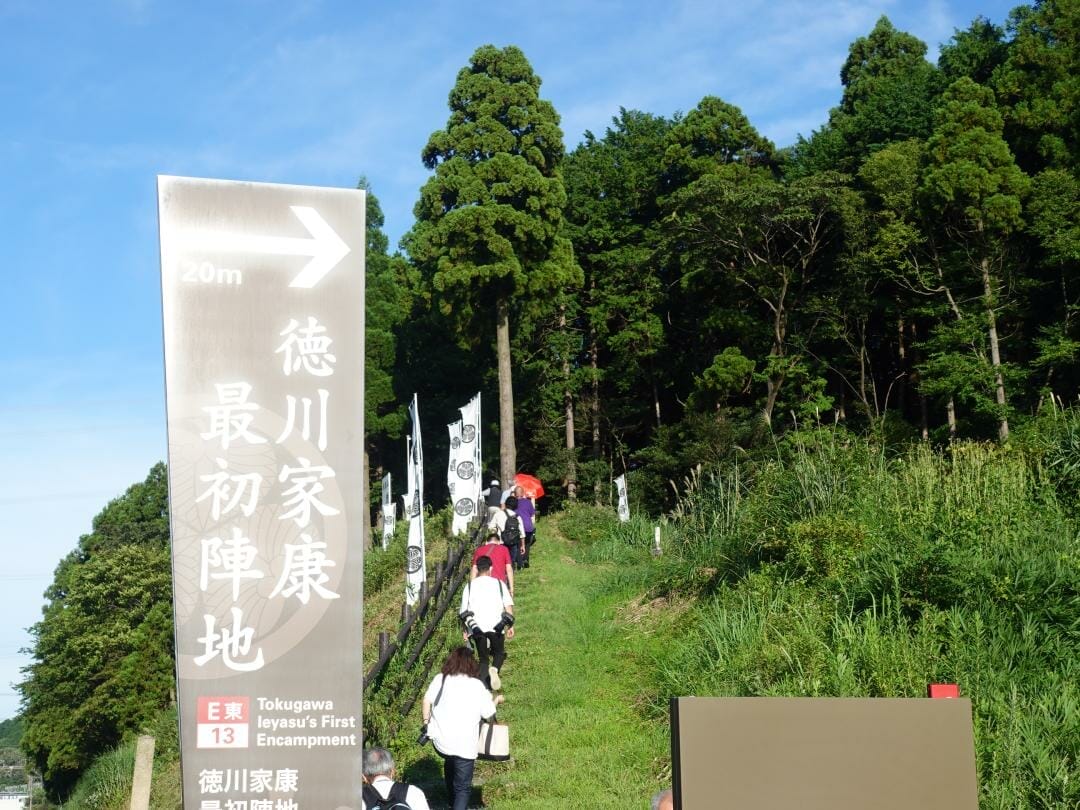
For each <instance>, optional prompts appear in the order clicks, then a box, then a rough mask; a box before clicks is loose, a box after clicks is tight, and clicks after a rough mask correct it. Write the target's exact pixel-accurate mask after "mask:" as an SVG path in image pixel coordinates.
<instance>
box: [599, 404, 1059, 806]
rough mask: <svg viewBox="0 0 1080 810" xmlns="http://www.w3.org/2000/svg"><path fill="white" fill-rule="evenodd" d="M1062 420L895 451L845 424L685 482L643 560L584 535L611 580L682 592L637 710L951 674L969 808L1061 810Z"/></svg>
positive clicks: (832, 691)
mask: <svg viewBox="0 0 1080 810" xmlns="http://www.w3.org/2000/svg"><path fill="white" fill-rule="evenodd" d="M1077 418H1078V417H1077V414H1076V413H1075V412H1066V413H1061V414H1058V415H1055V416H1048V417H1046V419H1047V420H1052V424H1044V425H1042V426H1041V428H1040V429H1039V430H1037V431H1036V430H1032V431H1029V433H1028V434H1026V435H1025V434H1021V436H1020V441H1018V443H1017V444H1016V446H1011V447H1006V448H1003V449H1002V448H994V447H991V446H988V445H983V444H973V443H956V444H954V445H953V446H952V447H951V449H950V450H949V451H947V452H934V451H932V450H931V449H929V448H927V447H925V446H913V447H911V448H909V449H906V450H905V451H903V452H902V453H899V454H897V455H893V456H890V455H888V454H886V453H884V452H882V450H881V449H880V448H877V447H875V446H873V445H872V444H870V443H867V442H865V441H864V440H861V439H858V438H857V437H855V436H853V435H851V434H849V433H846V432H844V431H824V430H821V431H814V432H801V431H800V432H798V433H792V434H789V435H788V436H787V437H786V438H785V439H784V440H783V441H782V442H781V443H779V444H778V445H777V448H776V450H777V452H776V454H775V457H774V458H773V459H771V460H766V459H762V460H760V461H752V462H743V463H741V464H740V465H739V466H738V467H730V466H729V467H726V468H720V469H717V470H713V471H711V472H705V473H702V474H701V475H698V476H695V477H694V478H693V479H692V480H690V481H688V484H687V487H686V489H685V491H684V493H683V497H682V500H681V502H680V506H679V508H678V510H677V511H676V513H675V514H674V516H673V519H672V521H671V523H670V524H668V525H667V526H665V528H664V532H665V538H666V540H665V543H664V556H663V557H661V558H660V560H658V561H653V560H651V559H650V558H649V556H648V555H647V554H643V553H642V550H641V539H640V537H639V536H638V535H637V534H633V533H626V532H623V533H622V534H620V530H614V531H611V532H609V534H608V536H607V537H604V538H601V539H598V540H594V541H593V548H604V549H605V554H606V555H607V556H608V557H609V558H613V559H618V560H619V561H620V565H619V572H618V575H612V577H610V579H609V588H611V589H618V590H620V591H622V590H624V589H626V588H627V587H635V588H642V589H645V590H646V591H647V594H648V596H649V597H656V596H658V595H660V596H663V595H665V594H681V595H682V598H685V597H687V596H691V597H694V596H695V595H696V597H695V598H694V600H693V601H692V602H691V604H690V606H689V608H688V610H684V612H683V613H682V614H681V616H680V617H679V619H678V623H679V627H680V632H679V633H678V634H677V635H676V636H674V637H672V636H670V635H662V637H663V638H664V639H665V644H664V645H661V646H660V647H658V648H653V651H652V653H651V655H652V656H653V659H652V662H651V666H650V667H648V671H650V672H652V673H653V674H652V676H651V679H650V683H649V684H648V686H647V688H646V695H645V699H646V700H647V701H648V702H649V705H650V706H652V707H653V711H655V712H656V714H657V715H658V716H660V715H662V714H663V712H664V711H665V710H666V706H667V700H668V698H669V697H671V696H673V695H686V694H695V695H785V696H820V697H825V696H881V697H918V696H921V695H922V694H923V693H924V690H925V687H926V684H927V683H930V682H940V681H945V682H957V683H959V684H960V687H961V690H962V692H963V693H964V694H965V695H967V696H969V697H971V699H972V702H973V705H974V711H975V716H974V722H975V740H976V750H977V755H978V767H979V782H980V786H981V806H987V807H1001V808H1005V807H1010V808H1042V807H1047V808H1049V807H1069V806H1072V805H1074V804H1075V803H1076V802H1077V800H1078V799H1080V784H1078V776H1080V769H1078V768H1080V765H1078V763H1080V760H1078V759H1077V751H1078V749H1077V741H1078V739H1080V737H1077V732H1078V730H1080V714H1078V711H1077V710H1078V708H1080V690H1078V689H1077V686H1076V683H1077V681H1076V663H1075V662H1076V661H1077V660H1078V658H1077V654H1078V653H1080V646H1078V639H1077V636H1076V628H1077V627H1078V626H1080V573H1078V572H1080V565H1078V562H1080V558H1078V556H1077V545H1076V544H1077V538H1080V524H1078V523H1077V519H1076V513H1075V511H1073V507H1072V506H1071V504H1070V503H1068V502H1063V501H1062V500H1059V497H1058V495H1057V493H1058V492H1061V493H1063V494H1065V495H1067V496H1068V498H1069V500H1073V499H1074V498H1075V494H1074V493H1075V489H1074V487H1075V483H1074V481H1073V479H1072V478H1071V477H1070V476H1072V475H1074V473H1075V469H1076V468H1080V465H1078V464H1076V463H1075V462H1076V459H1075V458H1074V457H1075V455H1076V448H1075V447H1074V446H1073V445H1074V444H1075V441H1074V439H1075V435H1074V434H1075V432H1076V431H1075V423H1076V420H1077ZM1055 431H1056V432H1055ZM1070 462H1071V464H1070ZM1071 487H1072V488H1073V489H1072V490H1070V488H1071ZM664 626H665V625H664V624H663V623H660V624H659V625H658V628H657V629H656V630H655V632H656V633H658V634H664V632H665V631H664V629H663V628H664ZM660 637H661V636H659V635H658V636H657V638H660ZM672 638H674V641H673V640H672ZM641 643H642V644H644V643H645V642H641Z"/></svg>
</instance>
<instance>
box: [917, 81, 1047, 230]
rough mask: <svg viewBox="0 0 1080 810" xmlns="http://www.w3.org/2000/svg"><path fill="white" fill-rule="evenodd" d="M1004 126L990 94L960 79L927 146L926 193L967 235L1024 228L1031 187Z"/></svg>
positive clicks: (947, 93) (948, 94) (944, 100)
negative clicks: (1025, 204)
mask: <svg viewBox="0 0 1080 810" xmlns="http://www.w3.org/2000/svg"><path fill="white" fill-rule="evenodd" d="M1003 127H1004V122H1003V120H1002V117H1001V114H1000V113H999V112H998V111H997V108H996V106H995V104H994V94H993V92H992V91H991V90H990V89H988V88H986V87H982V86H980V85H978V84H976V83H975V82H974V81H972V80H971V79H968V78H961V79H957V80H956V81H955V82H954V83H953V84H952V85H951V86H950V87H949V88H948V90H946V91H945V94H944V96H943V97H942V106H941V107H940V108H939V110H938V113H937V123H936V127H935V129H934V134H933V135H932V137H931V138H930V139H929V140H928V141H927V151H926V160H927V167H926V170H925V172H924V174H923V181H922V188H921V191H922V194H923V195H924V197H925V198H926V200H927V202H928V203H929V204H930V205H931V206H932V207H934V208H935V209H936V210H937V211H940V212H942V213H943V214H945V215H946V216H953V217H955V218H956V219H957V220H958V226H959V227H961V228H963V229H965V230H975V231H979V232H980V233H981V232H982V231H983V230H984V229H985V230H987V231H994V232H1005V233H1007V232H1009V231H1011V230H1014V229H1016V228H1017V227H1019V226H1020V225H1021V223H1022V220H1021V216H1020V211H1021V199H1022V198H1023V197H1025V196H1026V195H1027V191H1028V187H1029V185H1030V183H1029V181H1028V178H1027V177H1026V176H1025V175H1024V173H1023V172H1021V171H1020V169H1019V168H1018V167H1017V166H1016V163H1015V162H1014V160H1013V156H1012V153H1011V152H1010V150H1009V146H1008V144H1007V143H1006V142H1005V139H1004V138H1003V137H1002V136H1001V132H1002V129H1003Z"/></svg>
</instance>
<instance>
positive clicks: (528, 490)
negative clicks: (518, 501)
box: [514, 473, 544, 498]
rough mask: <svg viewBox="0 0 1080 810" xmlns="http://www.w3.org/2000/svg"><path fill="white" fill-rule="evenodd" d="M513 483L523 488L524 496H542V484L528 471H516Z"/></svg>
mask: <svg viewBox="0 0 1080 810" xmlns="http://www.w3.org/2000/svg"><path fill="white" fill-rule="evenodd" d="M514 484H515V485H516V486H519V487H521V488H522V489H523V490H525V497H526V498H542V497H544V485H543V484H541V483H540V479H539V478H537V477H536V476H533V475H529V474H528V473H518V474H517V475H515V476H514Z"/></svg>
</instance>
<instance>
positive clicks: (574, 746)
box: [477, 520, 669, 810]
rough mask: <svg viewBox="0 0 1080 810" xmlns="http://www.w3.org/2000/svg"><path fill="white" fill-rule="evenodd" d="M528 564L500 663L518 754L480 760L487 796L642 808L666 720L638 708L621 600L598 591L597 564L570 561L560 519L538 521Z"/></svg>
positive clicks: (498, 803)
mask: <svg viewBox="0 0 1080 810" xmlns="http://www.w3.org/2000/svg"><path fill="white" fill-rule="evenodd" d="M532 556H533V562H532V566H531V567H530V568H529V569H528V570H526V571H523V572H521V575H520V579H519V582H518V587H517V591H518V593H517V597H516V602H517V606H516V611H515V612H516V613H517V614H518V616H519V620H518V623H517V626H516V630H517V636H516V637H515V638H514V639H513V640H512V641H510V642H508V644H507V654H508V658H507V661H506V664H505V665H504V667H503V691H504V693H505V694H506V703H505V704H504V705H503V707H502V708H501V711H500V713H499V715H500V718H502V719H503V720H504V721H505V722H507V723H509V725H510V739H511V748H512V753H513V757H514V760H513V762H512V763H510V764H501V763H480V764H479V766H478V768H477V782H481V781H482V782H483V787H482V795H483V798H484V802H485V805H486V806H488V807H491V808H495V810H502V808H507V810H518V809H519V808H520V810H529V809H530V808H538V809H539V808H545V810H550V808H553V807H557V808H563V807H567V808H569V807H600V808H620V810H628V809H630V808H645V807H648V802H649V798H650V796H651V795H652V793H653V792H654V791H655V790H656V782H655V778H654V774H655V773H656V772H657V771H658V770H659V769H660V767H661V765H662V763H663V762H664V761H665V759H666V756H667V754H668V750H669V749H668V738H667V730H666V728H663V727H661V725H660V724H657V723H650V722H647V721H645V720H643V719H642V718H641V717H640V716H639V715H638V713H637V712H636V711H635V709H634V705H633V702H634V695H635V694H636V692H637V691H638V690H637V688H636V685H635V683H634V680H633V679H634V673H633V666H632V665H629V664H628V662H627V659H626V655H625V653H624V652H623V649H624V644H623V643H622V640H621V639H620V634H621V633H622V632H625V631H623V630H620V629H619V628H618V626H617V625H616V623H615V622H614V621H613V619H614V614H615V608H616V606H617V601H618V600H617V599H615V598H614V597H610V596H604V595H602V594H601V595H598V594H597V591H596V589H595V588H594V584H595V582H596V581H597V580H598V578H599V577H601V576H602V575H603V569H601V568H598V567H597V566H592V565H584V564H579V563H577V562H575V560H574V559H573V558H572V556H571V548H570V543H569V541H568V540H567V539H566V538H565V537H563V536H562V535H561V534H560V533H559V532H558V525H557V523H556V522H553V521H551V520H548V521H546V522H543V523H541V526H540V532H539V538H538V541H537V543H536V545H535V546H534V547H533V551H532Z"/></svg>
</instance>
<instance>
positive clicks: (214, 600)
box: [158, 177, 366, 810]
mask: <svg viewBox="0 0 1080 810" xmlns="http://www.w3.org/2000/svg"><path fill="white" fill-rule="evenodd" d="M364 209H365V203H364V192H362V191H354V190H345V189H328V188H311V187H305V186H279V185H266V184H258V183H239V182H226V181H221V180H197V179H191V178H183V177H159V178H158V216H159V227H160V237H161V289H162V308H163V320H164V338H165V376H166V399H167V405H168V425H169V508H170V518H171V524H172V525H171V528H172V557H173V594H174V610H175V620H176V660H177V679H178V684H179V690H178V703H179V707H180V735H181V744H182V767H183V788H184V808H185V810H218V809H219V808H227V807H229V808H246V810H345V809H346V808H348V810H354V809H355V808H359V807H360V776H361V774H360V762H361V745H362V740H361V722H360V721H361V692H362V677H363V671H362V663H361V633H362V623H363V592H362V590H363V558H362V550H363V537H362V531H363V526H364V521H365V520H366V505H365V504H364V503H362V499H361V492H362V486H361V483H362V480H363V479H362V477H363V474H364V471H363V456H364V452H363V451H364V447H363V441H364V425H363V413H364V390H363V380H364V243H365V237H364Z"/></svg>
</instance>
